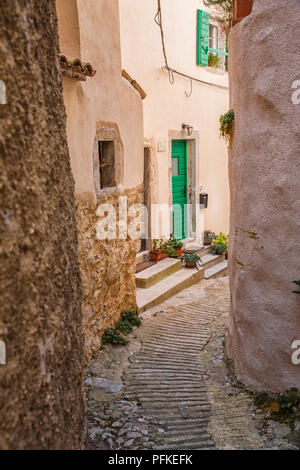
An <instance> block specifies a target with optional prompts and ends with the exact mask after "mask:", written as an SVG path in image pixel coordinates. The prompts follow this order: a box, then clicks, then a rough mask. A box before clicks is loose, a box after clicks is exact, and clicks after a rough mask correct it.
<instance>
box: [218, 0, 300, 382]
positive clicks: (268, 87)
mask: <svg viewBox="0 0 300 470" xmlns="http://www.w3.org/2000/svg"><path fill="white" fill-rule="evenodd" d="M299 30H300V3H299V1H297V0H287V1H285V2H278V1H277V0H264V1H263V2H261V1H258V0H256V1H255V2H254V4H253V11H252V13H251V15H250V16H248V17H247V18H245V19H244V20H243V21H241V22H240V23H239V24H237V25H236V26H234V28H233V30H232V32H231V38H230V53H229V56H230V90H231V107H232V108H233V109H234V111H235V131H234V137H233V142H232V149H231V155H230V164H229V169H230V186H231V229H230V261H229V269H230V284H231V297H232V305H231V315H230V320H229V330H228V340H227V349H228V352H229V355H230V357H232V358H233V360H234V363H235V367H236V372H237V375H238V376H239V378H241V379H242V380H243V381H244V382H246V383H247V384H250V385H254V386H256V387H258V388H263V389H265V390H274V391H282V390H285V389H287V388H289V387H292V386H294V387H298V388H300V366H299V365H295V364H293V363H292V353H293V352H294V350H293V349H292V343H293V342H294V341H295V340H300V296H297V295H295V294H293V293H292V290H293V285H292V281H293V280H294V279H300V263H299V260H300V244H299V233H300V230H299V229H300V198H299V193H300V147H299V138H300V133H299V122H300V105H299V104H298V105H297V104H294V103H293V101H292V95H293V93H294V92H295V89H294V88H293V84H294V82H295V80H297V79H298V80H299V79H300V75H299V70H300V55H299ZM249 44H250V45H251V47H249Z"/></svg>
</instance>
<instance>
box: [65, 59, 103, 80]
mask: <svg viewBox="0 0 300 470" xmlns="http://www.w3.org/2000/svg"><path fill="white" fill-rule="evenodd" d="M60 64H61V68H62V74H63V75H64V76H66V77H69V78H74V79H75V80H83V81H84V80H86V77H94V76H95V75H96V70H94V69H93V66H92V65H91V64H89V63H84V62H81V60H80V59H68V58H67V57H66V56H65V55H63V54H60Z"/></svg>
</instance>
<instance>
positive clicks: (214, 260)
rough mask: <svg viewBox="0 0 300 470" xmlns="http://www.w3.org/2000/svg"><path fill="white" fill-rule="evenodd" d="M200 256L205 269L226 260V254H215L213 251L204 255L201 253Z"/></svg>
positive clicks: (202, 266)
mask: <svg viewBox="0 0 300 470" xmlns="http://www.w3.org/2000/svg"><path fill="white" fill-rule="evenodd" d="M198 256H199V257H200V258H201V268H203V269H204V271H206V270H207V269H209V268H212V267H213V266H215V265H216V264H218V263H222V261H225V255H214V254H213V253H212V252H211V253H206V254H204V255H201V254H200V253H199V254H198Z"/></svg>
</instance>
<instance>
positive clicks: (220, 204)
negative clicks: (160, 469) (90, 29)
mask: <svg viewBox="0 0 300 470" xmlns="http://www.w3.org/2000/svg"><path fill="white" fill-rule="evenodd" d="M119 3H120V19H121V48H122V62H123V67H125V68H126V69H127V70H128V72H129V73H130V74H131V75H132V76H133V77H135V78H136V80H137V81H138V82H139V83H140V84H141V86H142V87H143V88H144V90H145V91H146V93H147V98H146V99H145V100H144V129H145V137H146V138H147V139H149V140H151V141H152V142H153V145H154V152H156V160H157V178H158V185H157V186H158V195H157V200H158V202H160V203H168V202H169V187H168V178H169V148H168V140H169V139H168V135H169V131H180V130H181V125H182V123H187V124H189V125H192V126H193V127H194V129H195V130H196V131H199V135H200V137H199V139H200V140H199V153H198V155H197V160H198V174H199V177H198V181H197V188H196V191H197V192H198V193H199V192H200V190H199V186H200V184H202V185H203V186H204V187H203V191H205V192H207V193H208V194H209V209H207V210H205V228H206V229H211V230H214V231H216V232H219V231H221V230H222V231H224V232H226V233H228V231H229V185H228V176H227V174H228V170H227V165H228V152H227V147H226V144H225V143H224V141H222V140H220V139H219V129H218V120H219V116H220V115H221V114H222V113H224V112H226V111H227V110H228V107H229V97H228V94H229V92H228V90H227V89H221V88H217V87H213V86H210V85H205V84H200V83H195V82H194V83H193V93H192V96H191V97H190V98H187V97H186V96H185V92H187V93H189V91H190V81H189V79H187V78H183V77H179V76H178V75H174V77H175V83H174V85H170V83H169V79H168V73H167V72H166V71H165V70H163V69H162V67H163V66H164V58H163V54H162V45H161V36H160V29H159V27H158V26H157V25H156V24H155V22H154V16H155V14H156V11H157V1H156V0H147V1H143V2H141V1H136V0H119ZM161 4H162V13H163V24H164V32H165V42H166V50H167V55H168V61H169V65H170V66H171V67H172V68H174V69H177V70H178V71H182V72H183V73H186V74H190V75H192V76H194V77H195V78H198V79H200V80H204V81H207V82H209V83H215V84H219V85H222V86H225V87H228V76H227V75H228V74H227V73H224V74H222V73H221V74H220V73H219V72H216V71H215V70H214V69H211V68H208V67H201V66H197V65H196V12H197V9H198V8H200V9H205V8H203V4H202V2H201V1H199V0H189V1H188V2H186V1H185V0H162V2H161ZM182 138H184V134H182ZM158 142H163V143H165V144H166V146H167V148H166V151H165V152H157V144H158Z"/></svg>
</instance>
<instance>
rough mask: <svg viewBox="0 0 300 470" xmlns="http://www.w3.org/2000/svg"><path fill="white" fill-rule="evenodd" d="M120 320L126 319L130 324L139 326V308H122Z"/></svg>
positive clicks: (140, 322)
mask: <svg viewBox="0 0 300 470" xmlns="http://www.w3.org/2000/svg"><path fill="white" fill-rule="evenodd" d="M121 320H122V321H127V322H128V323H130V324H131V325H132V326H141V324H142V321H141V319H140V317H139V310H138V308H137V307H136V309H135V310H123V312H122V314H121Z"/></svg>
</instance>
